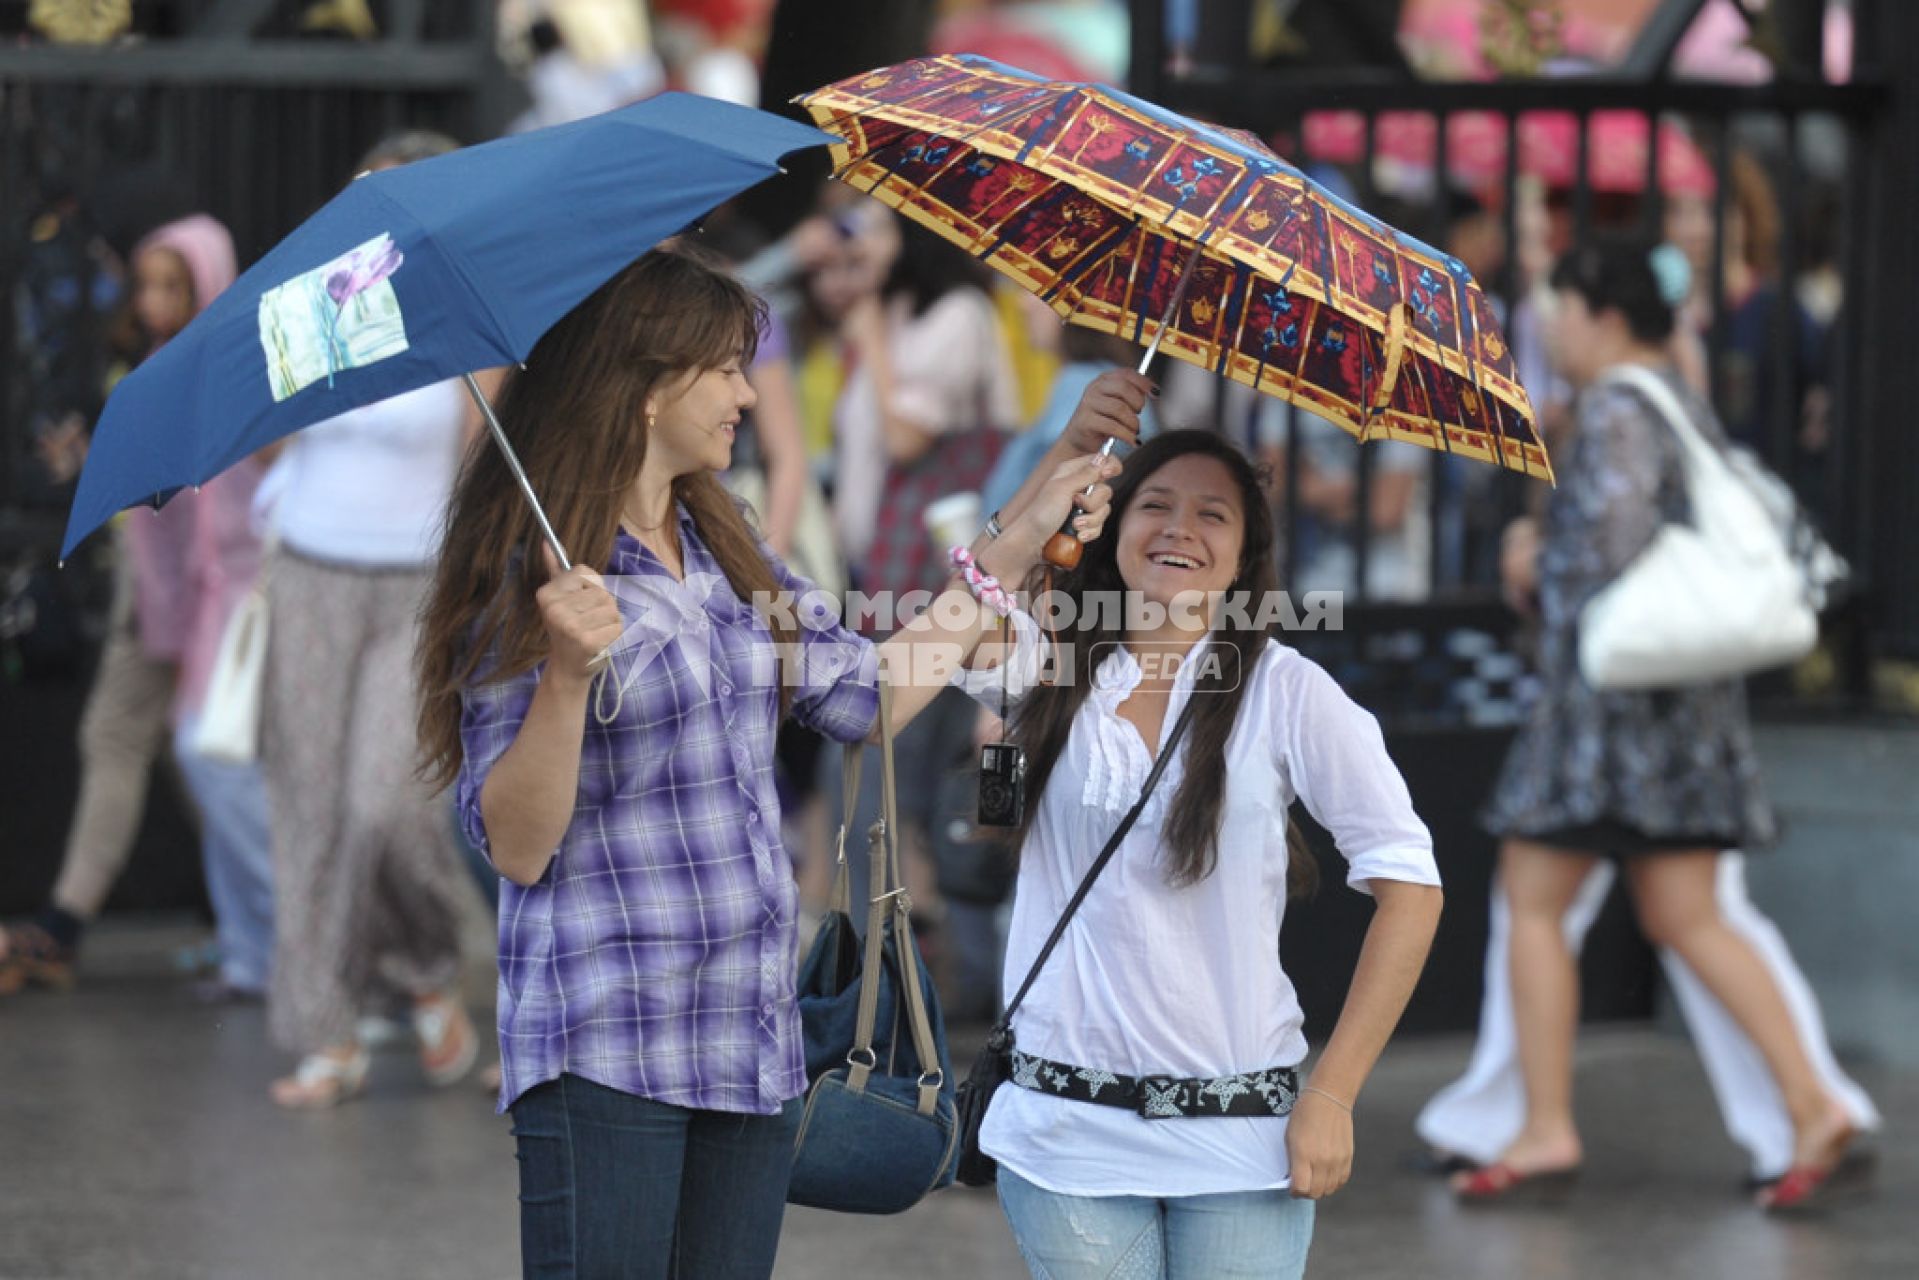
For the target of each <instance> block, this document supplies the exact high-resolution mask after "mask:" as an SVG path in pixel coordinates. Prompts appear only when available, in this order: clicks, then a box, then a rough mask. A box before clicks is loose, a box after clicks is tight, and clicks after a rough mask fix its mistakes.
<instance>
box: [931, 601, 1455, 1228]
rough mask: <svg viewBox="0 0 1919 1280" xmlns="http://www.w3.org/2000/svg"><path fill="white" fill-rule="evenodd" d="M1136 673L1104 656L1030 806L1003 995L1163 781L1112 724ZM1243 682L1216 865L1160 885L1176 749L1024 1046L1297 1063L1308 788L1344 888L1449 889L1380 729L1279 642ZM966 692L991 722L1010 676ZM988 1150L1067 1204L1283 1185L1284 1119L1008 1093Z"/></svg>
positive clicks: (1020, 1024)
mask: <svg viewBox="0 0 1919 1280" xmlns="http://www.w3.org/2000/svg"><path fill="white" fill-rule="evenodd" d="M1014 623H1015V634H1016V636H1017V638H1018V643H1017V646H1016V650H1015V653H1014V656H1013V658H1012V661H1011V666H1010V668H1009V671H1010V678H1011V684H1012V690H1013V695H1014V696H1015V698H1017V696H1018V694H1019V693H1020V692H1021V691H1022V688H1023V686H1025V685H1026V684H1029V683H1030V681H1031V679H1032V676H1033V674H1034V673H1035V672H1036V671H1037V668H1038V661H1039V645H1038V639H1037V626H1036V624H1035V623H1034V622H1033V620H1032V619H1031V618H1030V617H1027V616H1026V615H1025V614H1023V613H1016V614H1015V615H1014ZM1192 676H1193V667H1192V666H1191V665H1187V666H1184V667H1183V668H1182V670H1181V673H1180V675H1179V677H1178V679H1177V680H1176V682H1175V684H1174V688H1173V693H1172V697H1171V699H1170V700H1169V704H1168V706H1167V709H1166V715H1165V718H1164V720H1163V722H1162V724H1161V726H1160V739H1161V742H1162V743H1163V742H1164V741H1165V739H1166V737H1167V736H1168V735H1169V734H1171V732H1172V729H1173V725H1174V723H1175V722H1176V721H1177V719H1178V716H1179V712H1180V709H1181V708H1182V707H1183V706H1184V705H1185V702H1186V698H1187V697H1188V696H1189V694H1190V691H1191V688H1192ZM1139 681H1140V669H1139V665H1138V663H1137V662H1136V661H1135V660H1134V658H1133V656H1132V655H1131V654H1130V653H1129V652H1128V651H1127V650H1126V649H1125V648H1124V647H1123V646H1121V647H1117V648H1116V649H1115V650H1114V652H1113V653H1111V654H1110V655H1108V656H1107V657H1106V658H1105V660H1104V661H1103V662H1102V663H1101V664H1100V666H1099V668H1098V670H1097V672H1096V673H1095V676H1094V687H1093V690H1092V692H1091V694H1090V695H1089V696H1088V697H1087V699H1086V701H1085V702H1084V703H1083V704H1082V706H1081V708H1080V711H1079V715H1078V717H1077V719H1075V721H1074V722H1073V729H1072V732H1071V734H1070V735H1069V736H1068V739H1067V743H1066V750H1065V754H1064V756H1063V757H1062V758H1061V759H1060V760H1059V762H1058V763H1057V764H1056V765H1055V766H1054V769H1053V773H1052V777H1051V779H1050V780H1049V781H1048V784H1047V787H1046V792H1045V794H1044V795H1043V796H1041V797H1040V798H1039V799H1038V801H1037V804H1038V805H1039V808H1038V810H1037V812H1036V813H1035V815H1034V821H1033V825H1032V828H1031V830H1030V832H1029V834H1028V836H1027V840H1026V843H1025V845H1024V847H1023V848H1022V849H1021V851H1020V871H1019V881H1018V888H1017V891H1016V896H1015V898H1014V902H1013V921H1012V930H1011V934H1010V937H1009V938H1008V942H1007V950H1006V967H1005V973H1004V978H1003V981H1004V986H1005V994H1006V996H1007V998H1009V999H1010V998H1011V996H1012V994H1013V992H1014V991H1016V990H1017V989H1018V984H1019V983H1020V982H1021V981H1022V980H1023V979H1024V978H1025V976H1026V971H1027V969H1028V968H1030V967H1031V965H1032V962H1033V958H1034V957H1035V956H1036V955H1038V953H1039V949H1040V947H1041V945H1042V944H1043V943H1044V942H1045V941H1046V938H1047V935H1048V934H1050V933H1051V932H1052V929H1053V926H1054V924H1055V923H1056V922H1057V921H1058V919H1059V914H1060V911H1061V910H1062V909H1063V908H1064V907H1065V905H1066V902H1067V900H1068V899H1069V898H1070V897H1071V896H1072V894H1073V890H1074V889H1075V888H1076V887H1078V885H1079V882H1080V879H1081V877H1083V876H1084V875H1085V873H1086V869H1087V868H1088V867H1089V866H1090V865H1091V864H1092V861H1093V859H1094V858H1095V857H1096V856H1097V855H1098V853H1099V851H1100V849H1101V848H1102V847H1103V846H1104V845H1105V843H1106V841H1107V839H1108V837H1109V836H1110V835H1111V834H1112V832H1113V830H1114V828H1115V827H1117V826H1118V824H1119V820H1120V818H1121V817H1122V816H1124V814H1125V812H1126V810H1127V809H1128V808H1130V807H1131V806H1132V804H1133V802H1134V801H1135V800H1136V799H1137V798H1138V796H1139V792H1140V788H1141V786H1142V785H1143V784H1144V783H1145V781H1146V775H1147V773H1148V772H1149V771H1150V770H1151V768H1152V762H1153V757H1152V756H1149V755H1148V753H1147V750H1146V744H1145V742H1144V741H1143V740H1142V739H1141V737H1140V734H1139V731H1138V730H1137V729H1136V728H1135V727H1134V726H1133V724H1132V723H1131V722H1130V721H1127V720H1124V719H1121V718H1120V716H1119V715H1118V708H1119V705H1120V704H1121V703H1122V702H1124V701H1125V700H1126V698H1127V697H1128V696H1129V695H1130V694H1131V693H1132V691H1133V689H1134V688H1135V687H1136V686H1137V685H1138V684H1139ZM1246 681H1247V690H1246V695H1245V698H1244V700H1243V701H1242V702H1241V704H1240V712H1239V719H1238V722H1237V723H1236V724H1235V725H1234V727H1233V731H1232V734H1231V735H1230V736H1229V737H1228V739H1227V743H1226V769H1227V777H1228V780H1229V781H1228V784H1227V788H1226V795H1225V803H1224V809H1223V817H1222V825H1221V829H1220V837H1219V864H1218V868H1217V870H1215V871H1214V872H1213V874H1212V875H1210V876H1208V877H1207V878H1206V879H1204V880H1202V881H1200V882H1199V883H1198V884H1196V885H1192V886H1189V887H1186V888H1178V889H1175V888H1172V887H1170V886H1169V885H1168V884H1167V883H1166V875H1165V867H1164V864H1163V861H1162V856H1161V851H1162V845H1161V840H1160V826H1161V824H1162V823H1163V822H1164V821H1165V818H1166V815H1167V811H1168V807H1169V806H1170V805H1171V803H1172V799H1173V797H1174V795H1175V794H1176V793H1177V792H1178V790H1179V784H1180V778H1181V776H1182V773H1183V757H1184V755H1185V743H1183V742H1182V744H1181V748H1180V752H1179V754H1178V755H1176V756H1175V757H1174V759H1173V760H1171V761H1170V762H1169V763H1168V765H1167V767H1166V771H1165V773H1164V774H1162V775H1161V777H1160V780H1159V783H1158V785H1157V786H1156V787H1155V788H1154V790H1153V797H1152V799H1151V801H1150V802H1149V803H1148V804H1147V806H1146V808H1145V810H1144V812H1142V813H1141V815H1140V819H1139V822H1138V824H1137V825H1135V826H1134V828H1133V830H1132V831H1131V832H1130V833H1128V835H1127V837H1126V840H1125V841H1124V842H1123V843H1122V844H1121V846H1120V849H1119V851H1118V853H1116V854H1115V855H1114V857H1113V860H1112V862H1111V863H1109V864H1108V865H1107V868H1106V870H1105V871H1104V872H1103V873H1102V874H1101V876H1100V878H1099V881H1098V882H1097V883H1096V884H1095V885H1094V887H1093V890H1092V892H1091V893H1090V894H1088V895H1087V898H1086V901H1085V903H1084V904H1082V905H1081V907H1080V909H1079V912H1078V914H1076V915H1075V916H1074V917H1073V921H1072V923H1071V924H1070V925H1069V926H1068V928H1067V931H1066V935H1065V937H1064V938H1062V939H1061V940H1060V944H1059V946H1058V947H1057V948H1055V950H1054V952H1053V954H1052V957H1051V958H1050V959H1049V960H1048V961H1047V962H1046V967H1045V968H1044V969H1042V970H1041V971H1040V975H1039V978H1038V979H1037V980H1036V981H1035V982H1034V984H1033V989H1032V991H1031V993H1030V994H1029V995H1028V996H1027V998H1026V1002H1025V1004H1023V1005H1022V1006H1021V1007H1020V1009H1019V1011H1018V1013H1017V1014H1016V1015H1015V1016H1014V1020H1013V1030H1014V1034H1015V1037H1016V1040H1017V1042H1018V1046H1019V1048H1020V1049H1022V1050H1024V1051H1025V1052H1027V1053H1031V1054H1036V1055H1038V1056H1040V1057H1043V1058H1050V1059H1052V1060H1054V1061H1057V1062H1065V1063H1070V1064H1072V1065H1074V1066H1081V1067H1097V1068H1103V1069H1105V1070H1108V1071H1113V1072H1117V1073H1120V1074H1124V1075H1133V1076H1139V1075H1174V1076H1199V1077H1213V1076H1223V1075H1231V1074H1235V1073H1238V1072H1247V1071H1257V1070H1262V1069H1264V1068H1267V1067H1277V1066H1295V1065H1297V1064H1298V1063H1299V1062H1301V1061H1302V1060H1303V1059H1304V1058H1305V1056H1306V1038H1305V1036H1304V1034H1302V1031H1301V1023H1302V1020H1303V1015H1302V1014H1301V1012H1300V1007H1299V1001H1298V999H1297V998H1296V996H1295V995H1294V992H1293V985H1292V982H1291V981H1290V980H1289V979H1288V978H1287V976H1286V973H1285V971H1284V970H1283V969H1282V968H1281V967H1280V962H1279V929H1280V923H1281V920H1282V918H1283V917H1284V915H1285V909H1286V811H1287V807H1288V806H1289V805H1290V804H1291V802H1292V801H1293V799H1294V797H1298V798H1299V799H1300V800H1301V801H1303V802H1304V803H1305V805H1306V808H1307V810H1308V811H1309V812H1310V813H1311V814H1312V815H1313V817H1314V818H1315V819H1317V820H1318V821H1319V822H1320V823H1321V824H1322V825H1323V826H1325V827H1326V829H1327V830H1328V831H1330V832H1331V833H1332V835H1333V837H1334V839H1335V841H1336V842H1337V844H1338V847H1339V852H1340V854H1341V856H1343V857H1344V858H1345V860H1346V863H1347V867H1348V872H1347V884H1348V885H1350V886H1351V887H1353V888H1355V889H1358V890H1359V891H1360V892H1362V893H1366V892H1370V890H1369V888H1368V884H1367V882H1368V881H1370V880H1375V879H1385V880H1401V881H1406V882H1409V883H1413V884H1431V885H1436V884H1438V883H1439V870H1438V867H1437V866H1436V865H1435V864H1434V861H1433V851H1432V838H1431V836H1430V835H1429V834H1428V833H1427V831H1426V827H1425V825H1424V824H1423V823H1421V822H1420V820H1419V818H1418V816H1417V815H1415V814H1414V813H1413V807H1412V801H1411V799H1410V797H1409V796H1408V795H1407V792H1406V784H1405V782H1404V781H1403V780H1402V779H1401V778H1400V776H1399V771H1398V769H1397V768H1395V767H1394V765H1393V762H1392V760H1391V759H1390V758H1389V757H1388V756H1387V754H1386V748H1385V744H1384V741H1383V740H1382V738H1381V736H1380V732H1379V726H1378V724H1377V722H1376V721H1375V720H1374V719H1373V717H1372V716H1371V715H1369V714H1368V713H1367V712H1365V711H1364V710H1362V709H1361V708H1360V707H1358V706H1357V705H1355V704H1354V703H1353V702H1352V700H1351V699H1349V698H1348V697H1347V696H1346V695H1345V693H1344V692H1342V691H1341V690H1340V688H1339V686H1338V685H1337V684H1335V683H1334V682H1333V679H1332V677H1331V676H1329V675H1327V674H1326V672H1325V671H1324V670H1323V669H1322V668H1321V667H1319V666H1318V665H1317V664H1316V663H1314V662H1312V661H1311V660H1310V659H1308V658H1305V657H1303V656H1302V655H1300V654H1299V653H1298V652H1296V651H1295V650H1293V649H1290V648H1287V647H1286V646H1285V645H1282V644H1280V643H1279V642H1278V641H1276V640H1270V641H1268V642H1267V646H1266V649H1265V652H1264V653H1263V655H1262V656H1261V657H1260V659H1259V660H1258V661H1257V662H1256V663H1255V664H1254V667H1253V670H1252V671H1251V672H1249V673H1248V674H1247V675H1246ZM958 682H959V683H961V684H962V685H963V686H964V687H965V688H966V689H967V691H968V692H969V693H971V694H972V695H973V696H974V697H975V698H976V699H978V700H979V701H980V702H981V703H983V704H984V705H985V706H987V707H988V708H989V709H991V710H995V711H997V710H998V707H999V697H1000V683H1001V677H1000V673H999V672H998V671H997V670H992V671H974V672H967V673H964V674H963V675H962V676H961V677H959V680H958ZM1029 803H1032V801H1031V800H1030V799H1029ZM981 1145H982V1147H983V1148H984V1149H985V1151H986V1152H987V1153H988V1154H990V1155H992V1156H993V1157H995V1158H996V1159H998V1160H999V1161H1000V1162H1001V1163H1002V1164H1004V1165H1006V1166H1007V1167H1008V1168H1010V1169H1012V1170H1014V1171H1015V1172H1017V1173H1018V1174H1019V1175H1020V1176H1021V1177H1024V1178H1026V1179H1027V1180H1028V1181H1031V1182H1033V1183H1036V1184H1038V1185H1039V1186H1042V1187H1045V1188H1047V1189H1049V1190H1052V1191H1057V1192H1062V1193H1065V1194H1070V1195H1095V1196H1096V1195H1139V1196H1156V1197H1164V1196H1183V1195H1207V1194H1214V1193H1221V1192H1236V1191H1253V1190H1263V1189H1270V1188H1279V1187H1285V1186H1288V1185H1289V1182H1290V1170H1289V1167H1288V1163H1287V1157H1286V1120H1285V1119H1284V1118H1282V1117H1276V1116H1274V1117H1239V1116H1219V1117H1203V1118H1202V1117H1190V1118H1178V1119H1165V1120H1146V1119H1143V1118H1141V1117H1140V1116H1138V1115H1136V1114H1134V1113H1132V1112H1130V1111H1124V1110H1121V1109H1119V1108H1117V1107H1105V1106H1097V1105H1094V1104H1092V1103H1087V1102H1079V1101H1074V1100H1072V1099H1067V1098H1059V1097H1054V1096H1051V1095H1047V1094H1041V1093H1036V1092H1034V1091H1032V1090H1030V1089H1023V1088H1019V1087H1017V1086H1015V1085H1013V1084H1010V1083H1009V1084H1007V1085H1005V1086H1004V1087H1002V1088H1001V1089H1000V1090H999V1091H998V1092H997V1093H996V1094H995V1095H994V1098H993V1104H992V1108H991V1110H990V1111H989V1112H988V1114H987V1118H986V1123H985V1127H984V1129H983V1130H982V1133H981Z"/></svg>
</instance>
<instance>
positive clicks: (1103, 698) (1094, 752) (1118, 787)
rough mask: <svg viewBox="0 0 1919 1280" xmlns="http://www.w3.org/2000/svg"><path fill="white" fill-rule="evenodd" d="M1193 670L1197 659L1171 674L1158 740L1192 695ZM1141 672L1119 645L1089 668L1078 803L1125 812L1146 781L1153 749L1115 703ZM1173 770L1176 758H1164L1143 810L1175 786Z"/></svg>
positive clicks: (1153, 806)
mask: <svg viewBox="0 0 1919 1280" xmlns="http://www.w3.org/2000/svg"><path fill="white" fill-rule="evenodd" d="M1205 643H1207V642H1206V641H1204V640H1202V641H1201V642H1200V644H1201V645H1203V644H1205ZM1198 648H1199V646H1198V645H1195V646H1194V650H1195V651H1197V649H1198ZM1190 656H1191V655H1190V653H1189V654H1188V657H1190ZM1196 671H1197V664H1195V663H1193V662H1190V661H1183V662H1181V663H1180V666H1179V671H1178V673H1177V674H1176V675H1175V676H1174V677H1173V694H1172V697H1171V698H1170V699H1169V700H1168V701H1167V704H1166V715H1165V718H1164V719H1162V720H1161V721H1160V726H1159V735H1160V743H1164V742H1165V741H1166V735H1167V734H1169V733H1171V732H1172V728H1173V725H1174V724H1175V723H1176V722H1177V721H1178V718H1179V713H1180V710H1181V708H1183V707H1184V706H1185V705H1186V699H1187V698H1189V697H1191V696H1192V692H1193V680H1194V678H1195V673H1196ZM1143 675H1144V673H1143V672H1142V671H1141V670H1140V666H1139V660H1138V659H1137V658H1135V657H1134V656H1133V652H1132V650H1131V649H1129V648H1127V647H1126V646H1125V645H1124V644H1120V645H1115V646H1114V647H1113V651H1112V652H1111V653H1109V654H1107V655H1106V656H1105V658H1103V659H1101V661H1100V664H1099V666H1098V667H1097V668H1095V670H1094V672H1093V687H1092V689H1091V691H1090V692H1089V693H1088V695H1087V699H1086V712H1085V713H1084V714H1087V715H1089V716H1090V718H1091V723H1090V725H1089V727H1090V728H1091V729H1092V733H1091V735H1090V738H1091V748H1092V749H1091V751H1090V753H1089V758H1088V761H1087V769H1086V777H1085V779H1084V781H1083V782H1082V784H1081V792H1080V800H1081V803H1082V804H1085V805H1087V806H1088V807H1090V808H1095V809H1103V810H1105V811H1107V812H1109V813H1125V812H1126V811H1127V810H1128V809H1130V808H1132V807H1133V802H1134V801H1136V800H1138V799H1139V793H1140V790H1141V788H1143V787H1144V786H1145V785H1146V775H1147V774H1149V773H1151V772H1152V771H1153V758H1154V753H1153V752H1149V751H1148V750H1147V749H1146V743H1145V740H1144V739H1142V738H1141V737H1140V732H1139V729H1138V728H1137V727H1136V726H1134V725H1133V723H1132V722H1131V721H1129V720H1126V719H1124V718H1123V717H1121V715H1120V714H1119V707H1120V704H1121V703H1123V702H1125V701H1126V699H1127V698H1129V697H1131V696H1132V694H1133V691H1134V690H1135V689H1137V688H1139V682H1140V680H1141V679H1142V678H1143ZM1158 747H1159V743H1156V744H1154V750H1155V751H1157V750H1158ZM1178 769H1179V761H1177V760H1172V761H1169V762H1168V763H1167V765H1166V776H1165V777H1164V778H1162V779H1161V780H1160V785H1159V786H1158V787H1156V788H1154V790H1153V798H1152V799H1151V800H1150V801H1148V802H1147V805H1146V812H1148V813H1152V812H1155V811H1157V810H1158V809H1159V808H1160V807H1161V806H1162V805H1164V804H1165V802H1166V797H1167V796H1169V795H1171V794H1172V793H1173V791H1174V790H1176V789H1177V787H1176V784H1175V782H1174V779H1173V774H1174V773H1175V772H1176V771H1177V770H1178Z"/></svg>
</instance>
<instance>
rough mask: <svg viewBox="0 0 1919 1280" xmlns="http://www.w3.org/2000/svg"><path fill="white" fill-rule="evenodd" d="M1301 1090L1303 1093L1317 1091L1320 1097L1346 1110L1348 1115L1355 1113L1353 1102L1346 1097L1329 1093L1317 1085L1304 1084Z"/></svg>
mask: <svg viewBox="0 0 1919 1280" xmlns="http://www.w3.org/2000/svg"><path fill="white" fill-rule="evenodd" d="M1299 1091H1300V1092H1301V1093H1316V1094H1318V1095H1319V1096H1320V1097H1322V1098H1325V1099H1326V1100H1327V1101H1329V1102H1331V1103H1332V1104H1333V1105H1334V1106H1336V1107H1338V1108H1339V1109H1340V1110H1341V1111H1344V1112H1345V1113H1346V1114H1347V1115H1351V1114H1352V1113H1353V1104H1352V1103H1350V1102H1347V1101H1345V1100H1344V1099H1342V1098H1340V1097H1338V1096H1336V1095H1334V1094H1330V1093H1327V1092H1326V1091H1325V1090H1324V1089H1322V1088H1320V1087H1319V1086H1317V1085H1311V1084H1302V1085H1301V1086H1299Z"/></svg>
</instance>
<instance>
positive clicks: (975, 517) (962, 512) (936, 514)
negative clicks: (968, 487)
mask: <svg viewBox="0 0 1919 1280" xmlns="http://www.w3.org/2000/svg"><path fill="white" fill-rule="evenodd" d="M921 518H922V519H924V520H925V521H926V529H927V532H928V533H930V534H932V536H933V545H935V546H936V547H938V548H939V549H940V550H941V551H942V552H944V551H945V550H946V549H947V548H948V547H952V546H962V547H970V546H972V545H973V539H975V538H977V537H979V531H980V525H981V523H982V518H981V516H980V500H979V495H978V494H977V493H972V492H970V491H966V492H960V493H949V494H947V495H946V496H945V497H944V498H939V499H936V500H935V501H933V502H929V503H927V504H926V510H925V512H924V513H922V516H921Z"/></svg>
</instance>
